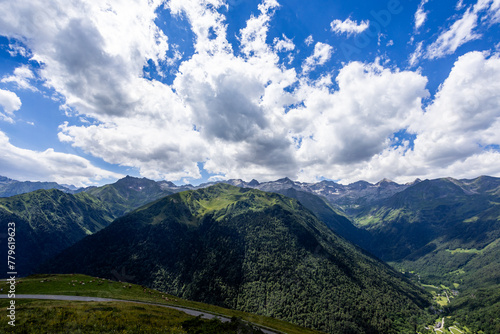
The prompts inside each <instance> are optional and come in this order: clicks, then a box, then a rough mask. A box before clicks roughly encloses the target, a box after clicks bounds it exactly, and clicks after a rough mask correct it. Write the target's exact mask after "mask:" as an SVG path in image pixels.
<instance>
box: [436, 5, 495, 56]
mask: <svg viewBox="0 0 500 334" xmlns="http://www.w3.org/2000/svg"><path fill="white" fill-rule="evenodd" d="M459 5H460V6H463V4H462V3H461V2H459V3H458V4H457V8H458V6H459ZM484 11H486V13H487V17H488V18H489V19H488V20H487V21H489V24H493V23H500V0H478V1H477V3H476V4H475V5H474V6H471V7H469V8H468V9H467V10H466V11H465V13H464V14H463V15H462V17H461V18H460V19H459V20H457V21H455V22H454V23H453V24H452V25H451V27H450V28H449V29H448V30H445V31H444V32H442V33H441V34H440V35H439V37H438V38H437V39H436V41H434V42H433V43H432V44H431V45H429V47H428V48H427V54H426V57H427V58H429V59H436V58H442V57H444V56H446V55H449V54H453V53H454V52H455V51H456V50H457V49H458V48H459V47H460V46H462V45H463V44H465V43H467V42H470V41H472V40H476V39H480V38H481V37H482V35H481V34H479V33H477V32H476V31H475V30H476V28H477V26H478V20H479V15H480V14H481V13H482V12H484ZM480 21H481V20H480ZM481 23H483V22H482V21H481Z"/></svg>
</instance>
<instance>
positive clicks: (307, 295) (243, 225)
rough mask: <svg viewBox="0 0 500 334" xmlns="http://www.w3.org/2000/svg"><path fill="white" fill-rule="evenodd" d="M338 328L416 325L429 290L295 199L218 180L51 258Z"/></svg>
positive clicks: (76, 268)
mask: <svg viewBox="0 0 500 334" xmlns="http://www.w3.org/2000/svg"><path fill="white" fill-rule="evenodd" d="M41 270H42V271H43V272H47V271H51V272H67V273H69V272H81V273H86V274H91V275H95V276H99V277H110V276H111V275H112V272H113V271H118V272H123V273H124V274H126V277H128V279H129V280H131V281H133V282H140V283H142V284H145V285H148V286H151V287H155V288H158V289H161V290H164V291H167V292H169V293H173V294H175V295H178V296H181V297H184V298H189V299H195V300H200V301H204V302H208V303H212V304H217V305H223V306H226V307H230V308H235V309H239V310H243V311H248V312H252V313H257V314H263V315H268V316H272V317H276V318H280V319H284V320H288V321H291V322H293V323H296V324H300V325H304V326H307V327H311V328H316V329H320V330H323V331H326V332H329V333H376V332H378V333H400V332H403V331H408V332H411V331H414V330H415V326H417V322H418V317H419V316H421V315H423V312H422V308H424V307H426V306H428V305H429V304H428V303H429V299H428V296H427V295H426V294H425V293H424V292H423V290H421V289H420V288H417V287H416V286H415V285H413V284H411V283H410V282H409V281H407V280H406V279H404V278H403V277H402V276H400V274H398V273H397V272H395V271H394V270H392V269H391V268H390V267H389V266H387V265H385V264H384V263H382V262H380V261H379V260H377V259H375V258H373V257H371V256H369V255H366V253H364V252H362V251H360V250H359V249H358V248H357V247H356V246H354V245H352V244H351V243H349V242H347V241H346V240H344V239H343V238H339V237H338V236H337V235H336V234H335V233H333V232H332V231H331V230H330V229H329V228H328V227H327V226H326V225H325V224H324V223H322V222H321V221H319V220H318V219H317V218H316V217H315V216H314V215H313V214H311V212H310V211H309V210H307V209H306V208H305V207H304V206H303V205H302V204H300V203H299V202H298V201H296V200H294V199H290V198H287V197H284V196H282V195H279V194H271V193H265V192H261V191H258V190H252V189H242V188H236V187H232V186H229V185H224V184H219V185H216V186H212V187H208V188H205V189H200V190H196V191H186V192H181V193H177V194H174V195H171V196H168V197H165V198H162V199H160V200H158V201H155V202H153V203H150V204H148V205H146V206H144V207H141V208H139V209H137V210H135V211H133V212H131V213H129V214H127V215H125V216H123V217H121V218H119V219H117V220H116V221H115V222H113V223H112V224H111V225H110V226H108V227H107V228H106V229H103V230H101V231H100V232H98V233H96V234H94V235H91V236H89V237H86V238H85V239H83V240H82V241H80V242H78V243H77V244H75V245H74V246H72V247H70V248H68V249H67V250H65V251H63V252H62V253H61V254H60V255H59V256H57V257H56V258H55V259H53V260H52V261H50V262H49V263H47V264H46V265H44V266H43V267H42V268H41Z"/></svg>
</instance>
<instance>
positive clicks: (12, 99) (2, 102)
mask: <svg viewBox="0 0 500 334" xmlns="http://www.w3.org/2000/svg"><path fill="white" fill-rule="evenodd" d="M21 104H22V103H21V99H20V98H19V97H18V96H17V95H16V93H14V92H11V91H8V90H3V89H0V107H2V109H3V111H4V113H0V119H3V120H4V121H7V122H9V123H12V122H14V120H13V119H12V116H14V111H17V110H19V109H20V108H21Z"/></svg>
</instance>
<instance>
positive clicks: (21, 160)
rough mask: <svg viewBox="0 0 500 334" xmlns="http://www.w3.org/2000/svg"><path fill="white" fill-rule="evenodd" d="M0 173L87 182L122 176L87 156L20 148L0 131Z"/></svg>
mask: <svg viewBox="0 0 500 334" xmlns="http://www.w3.org/2000/svg"><path fill="white" fill-rule="evenodd" d="M0 174H1V175H7V176H9V177H10V178H13V179H16V180H20V181H26V180H32V181H55V182H58V183H62V184H74V185H76V186H88V185H91V184H93V182H96V181H100V180H102V179H117V178H121V177H123V175H121V174H118V173H113V172H109V171H106V170H103V169H101V168H98V167H95V166H93V165H92V164H91V163H90V162H89V161H88V160H86V159H84V158H82V157H79V156H76V155H73V154H67V153H60V152H55V151H54V150H53V149H47V150H45V151H43V152H38V151H32V150H26V149H22V148H18V147H16V146H14V145H12V144H11V143H10V142H9V138H8V137H7V136H6V135H5V133H3V132H2V131H0Z"/></svg>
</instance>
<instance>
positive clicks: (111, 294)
mask: <svg viewBox="0 0 500 334" xmlns="http://www.w3.org/2000/svg"><path fill="white" fill-rule="evenodd" d="M18 281H19V283H18V285H17V287H16V294H53V295H73V296H90V297H101V298H115V299H125V300H135V301H142V302H151V303H157V304H165V305H174V306H180V307H185V308H190V309H195V310H201V311H205V312H207V313H213V314H217V315H222V316H225V317H228V318H232V317H237V318H241V319H243V320H246V321H248V322H251V323H254V324H258V325H261V326H265V327H269V328H271V329H275V330H277V331H280V332H284V333H289V334H317V333H320V332H318V331H314V330H311V329H306V328H303V327H300V326H297V325H294V324H291V323H288V322H285V321H282V320H277V319H274V318H271V317H265V316H260V315H255V314H251V313H245V312H241V311H236V310H230V309H226V308H223V307H218V306H214V305H208V304H204V303H200V302H194V301H189V300H183V299H180V298H177V297H175V296H172V295H168V294H165V293H162V292H159V291H156V290H152V289H145V288H144V287H141V286H139V285H135V284H128V283H121V282H116V281H111V280H105V279H99V278H95V277H90V276H86V275H80V274H74V275H73V274H69V275H35V276H30V277H27V278H23V279H20V280H18ZM82 283H83V284H82ZM4 291H5V289H4Z"/></svg>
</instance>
